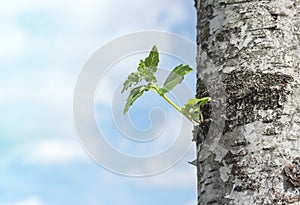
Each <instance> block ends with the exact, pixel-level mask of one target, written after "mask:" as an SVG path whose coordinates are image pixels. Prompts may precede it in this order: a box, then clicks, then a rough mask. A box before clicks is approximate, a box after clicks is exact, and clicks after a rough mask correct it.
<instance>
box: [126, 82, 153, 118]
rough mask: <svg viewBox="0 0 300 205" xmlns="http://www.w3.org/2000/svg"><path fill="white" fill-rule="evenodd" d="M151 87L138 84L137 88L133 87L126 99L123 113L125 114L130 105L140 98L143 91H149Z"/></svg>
mask: <svg viewBox="0 0 300 205" xmlns="http://www.w3.org/2000/svg"><path fill="white" fill-rule="evenodd" d="M149 89H150V86H148V85H141V86H138V87H136V88H133V89H132V90H131V91H130V94H129V96H128V97H127V100H126V104H125V107H124V110H123V114H124V115H125V114H126V113H127V112H128V110H129V107H130V106H131V105H132V104H133V103H134V102H135V101H136V100H137V99H138V98H139V97H141V96H142V95H143V93H144V92H145V91H148V90H149Z"/></svg>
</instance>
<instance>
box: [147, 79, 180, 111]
mask: <svg viewBox="0 0 300 205" xmlns="http://www.w3.org/2000/svg"><path fill="white" fill-rule="evenodd" d="M150 87H151V88H152V89H153V90H154V91H155V92H156V93H158V94H159V95H160V96H161V97H162V98H163V99H165V100H166V101H167V102H168V103H169V104H170V105H172V106H173V107H174V108H175V109H176V110H177V111H178V112H180V113H181V114H183V113H182V110H181V108H180V107H178V106H177V105H176V104H175V103H174V102H173V101H172V100H171V99H170V98H168V97H167V96H166V95H165V94H164V93H161V92H160V91H159V89H158V87H157V86H156V85H154V84H151V85H150Z"/></svg>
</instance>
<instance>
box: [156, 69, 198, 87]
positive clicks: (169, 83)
mask: <svg viewBox="0 0 300 205" xmlns="http://www.w3.org/2000/svg"><path fill="white" fill-rule="evenodd" d="M192 71H193V69H192V68H190V66H188V65H183V64H180V65H178V66H176V67H175V68H174V69H173V70H172V71H171V72H170V74H169V76H168V77H167V79H166V81H165V82H164V85H163V87H162V88H161V89H160V92H161V93H167V92H169V91H171V90H172V89H173V88H174V87H175V86H176V85H178V84H180V83H181V82H182V80H183V79H184V76H185V75H186V74H188V73H190V72H192Z"/></svg>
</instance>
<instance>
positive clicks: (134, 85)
mask: <svg viewBox="0 0 300 205" xmlns="http://www.w3.org/2000/svg"><path fill="white" fill-rule="evenodd" d="M158 63H159V53H158V49H157V47H156V46H155V45H154V46H153V48H152V50H151V51H150V53H149V55H148V56H147V57H146V58H145V59H144V60H140V63H139V65H138V67H137V71H136V72H133V73H131V74H130V75H129V76H128V78H127V80H126V81H125V82H124V86H123V89H122V91H121V93H123V92H124V91H126V90H128V89H129V90H130V94H129V96H128V98H127V100H126V104H125V107H124V111H123V114H124V115H125V114H126V113H127V112H128V110H129V108H130V106H131V105H132V104H133V103H134V102H135V101H136V100H137V99H138V98H139V97H141V96H142V95H143V93H144V92H146V91H149V90H152V91H154V92H156V93H157V94H158V95H160V96H161V97H162V98H163V99H164V100H166V101H167V102H168V103H169V104H170V105H171V106H173V107H174V108H175V109H176V110H177V111H178V112H180V113H181V114H183V115H184V116H185V117H186V118H187V119H188V120H189V121H190V122H191V123H193V124H194V125H198V124H201V123H203V122H204V119H203V115H202V112H201V106H202V105H204V104H205V103H207V102H209V101H210V100H211V98H210V97H204V98H191V99H189V100H188V101H187V103H186V104H185V105H183V107H181V108H180V107H179V106H178V105H176V104H175V103H174V102H173V101H172V100H171V99H170V98H168V96H167V95H166V94H167V93H168V92H170V91H171V90H172V89H173V88H174V87H175V86H176V85H178V84H180V83H181V82H182V81H183V79H184V76H185V75H186V74H188V73H190V72H192V70H193V69H192V68H191V67H190V66H189V65H183V64H180V65H178V66H176V67H175V68H174V69H173V70H172V71H171V72H170V73H169V75H168V77H167V78H166V80H165V82H164V84H163V85H162V86H160V85H158V84H156V82H157V79H156V76H155V72H156V71H157V66H158ZM140 82H144V85H138V84H140Z"/></svg>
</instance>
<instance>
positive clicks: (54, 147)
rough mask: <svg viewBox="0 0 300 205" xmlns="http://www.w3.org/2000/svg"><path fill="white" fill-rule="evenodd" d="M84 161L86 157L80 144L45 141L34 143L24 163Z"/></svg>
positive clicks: (48, 163) (47, 163) (46, 163)
mask: <svg viewBox="0 0 300 205" xmlns="http://www.w3.org/2000/svg"><path fill="white" fill-rule="evenodd" d="M78 160H80V161H81V160H86V155H85V153H84V151H83V149H82V148H81V146H80V144H79V143H78V142H77V143H74V142H67V141H63V140H47V141H43V142H38V143H36V144H35V145H34V146H33V147H32V149H31V151H30V153H29V158H28V159H26V161H29V162H31V163H38V164H45V165H51V164H57V163H68V162H71V161H78Z"/></svg>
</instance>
